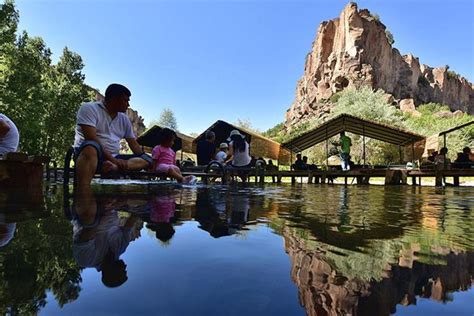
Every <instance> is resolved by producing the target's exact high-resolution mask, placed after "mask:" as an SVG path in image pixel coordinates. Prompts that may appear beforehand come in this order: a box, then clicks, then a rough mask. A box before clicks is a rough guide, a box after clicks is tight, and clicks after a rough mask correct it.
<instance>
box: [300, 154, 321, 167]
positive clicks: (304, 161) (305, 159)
mask: <svg viewBox="0 0 474 316" xmlns="http://www.w3.org/2000/svg"><path fill="white" fill-rule="evenodd" d="M303 163H304V164H305V165H306V170H318V166H316V165H315V164H314V163H312V164H309V163H308V156H303Z"/></svg>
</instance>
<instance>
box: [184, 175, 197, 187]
mask: <svg viewBox="0 0 474 316" xmlns="http://www.w3.org/2000/svg"><path fill="white" fill-rule="evenodd" d="M196 181H197V178H196V177H195V176H186V177H184V178H183V182H182V183H183V184H190V185H194V184H196Z"/></svg>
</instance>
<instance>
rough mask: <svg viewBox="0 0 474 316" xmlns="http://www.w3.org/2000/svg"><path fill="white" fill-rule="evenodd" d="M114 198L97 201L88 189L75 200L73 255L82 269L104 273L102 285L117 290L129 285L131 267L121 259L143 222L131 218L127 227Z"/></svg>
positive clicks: (98, 199) (127, 221)
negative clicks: (121, 223) (94, 269)
mask: <svg viewBox="0 0 474 316" xmlns="http://www.w3.org/2000/svg"><path fill="white" fill-rule="evenodd" d="M118 206H119V205H118V203H117V201H116V200H114V199H112V198H97V199H96V197H95V196H94V195H93V193H92V191H90V190H88V189H86V190H85V191H82V192H81V194H79V195H78V196H76V197H75V216H74V218H73V220H72V223H73V229H74V232H73V254H74V258H75V259H76V262H77V263H78V265H79V266H80V267H84V268H86V267H90V268H92V267H94V268H96V269H97V271H100V272H101V273H102V283H103V284H104V285H105V286H107V287H117V286H120V285H122V284H123V283H125V282H126V281H127V279H128V277H127V270H126V267H127V265H126V264H125V262H124V261H123V260H121V259H120V256H121V255H122V254H123V253H124V252H125V250H126V249H127V247H128V245H129V244H130V241H131V240H132V238H133V230H134V228H135V226H136V225H137V224H139V223H140V221H139V218H138V217H136V216H134V215H132V216H130V217H129V218H128V219H127V220H126V222H125V224H124V225H123V226H120V219H119V216H118V213H117V207H118Z"/></svg>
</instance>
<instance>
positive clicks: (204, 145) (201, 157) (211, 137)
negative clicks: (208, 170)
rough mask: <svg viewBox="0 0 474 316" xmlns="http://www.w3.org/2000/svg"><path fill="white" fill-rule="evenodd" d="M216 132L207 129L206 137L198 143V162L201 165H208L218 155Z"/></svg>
mask: <svg viewBox="0 0 474 316" xmlns="http://www.w3.org/2000/svg"><path fill="white" fill-rule="evenodd" d="M215 141H216V134H214V132H213V131H207V132H206V134H205V139H201V140H200V141H199V142H198V143H197V147H196V155H197V164H198V165H199V166H207V165H208V164H209V163H210V162H211V161H212V160H214V157H215V155H216V145H215V144H214V142H215Z"/></svg>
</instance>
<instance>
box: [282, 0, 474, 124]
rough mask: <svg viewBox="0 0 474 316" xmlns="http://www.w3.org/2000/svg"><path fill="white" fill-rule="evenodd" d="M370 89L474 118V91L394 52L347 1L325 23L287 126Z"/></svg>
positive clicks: (380, 29) (379, 28) (376, 26)
mask: <svg viewBox="0 0 474 316" xmlns="http://www.w3.org/2000/svg"><path fill="white" fill-rule="evenodd" d="M363 85H368V86H371V87H373V88H374V89H382V90H384V91H385V92H386V93H387V94H390V95H392V96H393V97H394V99H396V100H402V99H413V100H414V103H415V104H416V105H418V104H422V103H428V102H437V103H442V104H446V105H449V106H450V107H451V109H452V110H461V111H463V112H467V113H470V114H474V92H473V91H474V90H473V86H472V84H471V83H470V82H468V81H467V80H466V79H465V78H463V77H460V76H451V75H448V70H447V69H446V68H444V67H442V68H432V67H429V66H427V65H423V64H420V62H419V60H418V58H416V57H414V56H412V55H411V54H408V55H404V56H402V55H401V54H400V52H399V51H398V50H397V49H396V48H393V47H392V45H391V44H390V43H389V40H388V39H387V35H386V27H385V25H383V24H382V23H381V22H380V21H378V20H377V19H375V18H374V17H373V16H372V15H371V14H370V12H369V11H368V10H358V8H357V5H356V4H355V3H349V4H348V5H347V6H346V7H345V8H344V10H343V11H342V13H341V15H340V17H339V18H336V19H334V20H330V21H324V22H322V23H321V25H320V26H319V29H318V33H317V36H316V40H315V41H314V42H313V48H312V51H311V52H310V53H309V54H308V55H307V57H306V63H305V70H304V74H303V76H302V78H301V79H300V80H299V81H298V83H297V87H296V98H295V101H294V102H293V104H292V105H291V107H290V109H289V110H288V112H287V113H286V125H287V127H290V126H291V125H292V124H293V123H298V122H299V121H300V120H304V119H306V118H310V117H312V116H314V115H316V116H322V115H324V114H322V111H321V109H322V108H325V107H327V103H328V100H329V99H330V97H331V96H332V95H333V94H335V93H336V92H338V91H341V90H343V89H345V88H347V87H355V88H359V87H361V86H363Z"/></svg>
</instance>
